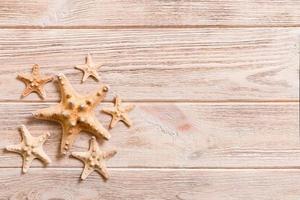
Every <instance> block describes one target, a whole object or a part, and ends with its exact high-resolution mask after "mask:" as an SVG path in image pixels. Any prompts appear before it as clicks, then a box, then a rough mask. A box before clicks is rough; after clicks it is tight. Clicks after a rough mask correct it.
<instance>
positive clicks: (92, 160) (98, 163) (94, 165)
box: [72, 137, 117, 180]
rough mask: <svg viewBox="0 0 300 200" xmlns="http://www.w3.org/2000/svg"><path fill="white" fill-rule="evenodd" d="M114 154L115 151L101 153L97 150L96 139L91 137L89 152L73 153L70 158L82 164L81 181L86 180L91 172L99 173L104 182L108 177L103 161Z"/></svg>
mask: <svg viewBox="0 0 300 200" xmlns="http://www.w3.org/2000/svg"><path fill="white" fill-rule="evenodd" d="M116 153H117V152H116V151H109V152H102V151H101V150H100V149H99V146H98V143H97V141H96V138H95V137H92V138H91V139H90V148H89V151H87V152H73V153H72V156H73V157H75V158H77V159H79V160H81V161H82V162H83V163H84V169H83V171H82V174H81V179H82V180H84V179H86V178H87V177H88V176H89V175H90V174H91V173H92V172H93V171H97V172H98V173H100V174H101V175H102V176H103V177H104V179H105V180H106V179H108V178H109V175H108V172H107V168H106V165H105V163H104V160H106V159H109V158H111V157H113V156H114V155H115V154H116Z"/></svg>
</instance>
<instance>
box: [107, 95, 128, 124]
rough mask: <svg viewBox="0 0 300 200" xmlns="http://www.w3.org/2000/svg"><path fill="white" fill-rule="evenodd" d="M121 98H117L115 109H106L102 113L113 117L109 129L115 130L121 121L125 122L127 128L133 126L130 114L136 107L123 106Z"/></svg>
mask: <svg viewBox="0 0 300 200" xmlns="http://www.w3.org/2000/svg"><path fill="white" fill-rule="evenodd" d="M121 104H122V100H121V98H120V97H118V96H117V97H116V98H115V106H114V107H113V108H104V109H102V112H104V113H106V114H109V115H111V116H112V119H111V122H110V125H109V128H113V127H114V126H115V125H116V124H117V123H118V122H119V121H123V122H124V123H125V124H126V125H127V126H129V127H130V126H132V121H131V120H130V119H129V116H128V114H127V113H128V112H130V111H132V110H133V108H134V105H131V104H130V105H126V106H124V107H123V106H122V105H121Z"/></svg>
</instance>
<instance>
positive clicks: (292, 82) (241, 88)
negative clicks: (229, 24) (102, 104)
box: [0, 28, 300, 101]
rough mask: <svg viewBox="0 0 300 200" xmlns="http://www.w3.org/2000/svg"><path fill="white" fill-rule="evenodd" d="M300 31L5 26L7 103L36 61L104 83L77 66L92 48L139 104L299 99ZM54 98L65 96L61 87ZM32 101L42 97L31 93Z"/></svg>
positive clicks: (112, 79) (2, 84)
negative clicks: (59, 92)
mask: <svg viewBox="0 0 300 200" xmlns="http://www.w3.org/2000/svg"><path fill="white" fill-rule="evenodd" d="M299 35H300V29H256V28H250V29H185V30H182V29H155V30H153V29H147V30H135V29H132V30H113V29H112V30H34V29H33V30H10V29H9V30H8V29H2V30H0V63H1V66H2V67H1V69H0V80H1V81H0V90H1V97H0V100H1V101H17V100H19V98H20V94H21V93H22V90H23V89H24V86H23V83H22V82H20V81H18V80H16V78H15V77H16V76H17V74H18V73H20V72H28V73H29V72H30V70H31V67H32V65H33V64H34V63H38V64H40V65H41V67H42V72H44V73H46V74H57V73H59V72H63V73H65V74H66V75H67V76H68V77H69V78H70V79H71V82H72V83H73V84H74V87H75V88H76V89H77V90H78V91H80V92H82V91H85V92H86V91H91V90H93V89H96V88H97V87H98V84H97V83H96V82H95V81H94V80H92V79H89V80H88V81H87V82H86V83H85V84H80V80H81V77H82V73H81V72H80V71H78V70H75V69H74V66H75V65H78V64H82V63H84V59H85V56H86V54H87V53H88V52H91V53H93V57H94V61H95V62H99V63H103V67H102V68H100V70H99V71H100V72H101V74H102V75H101V76H102V77H103V82H104V83H107V84H108V85H110V86H111V92H110V93H109V97H108V98H107V99H112V97H113V96H114V95H116V94H119V95H121V97H123V98H125V99H126V100H133V101H145V100H146V101H223V100H225V101H228V100H229V101H231V100H234V101H240V100H242V101H244V100H245V101H248V100H250V101H269V100H274V101H286V100H294V101H295V100H298V98H299ZM46 90H47V93H48V98H47V100H51V101H57V100H58V93H57V90H56V87H55V86H54V84H48V85H47V88H46ZM25 100H39V98H38V97H37V96H36V95H30V96H29V97H27V98H25Z"/></svg>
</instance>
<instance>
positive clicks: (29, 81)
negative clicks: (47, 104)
mask: <svg viewBox="0 0 300 200" xmlns="http://www.w3.org/2000/svg"><path fill="white" fill-rule="evenodd" d="M17 78H18V79H19V80H21V81H23V82H24V83H25V84H26V88H25V90H24V91H23V93H22V96H21V97H22V98H23V97H26V96H27V95H29V94H30V93H32V92H36V93H37V94H38V95H39V96H40V97H41V98H42V99H45V97H46V92H45V89H44V85H45V84H46V83H48V82H50V81H52V80H53V78H52V77H50V76H45V77H42V76H41V74H40V66H39V65H37V64H35V65H33V67H32V73H31V75H25V74H20V75H18V77H17Z"/></svg>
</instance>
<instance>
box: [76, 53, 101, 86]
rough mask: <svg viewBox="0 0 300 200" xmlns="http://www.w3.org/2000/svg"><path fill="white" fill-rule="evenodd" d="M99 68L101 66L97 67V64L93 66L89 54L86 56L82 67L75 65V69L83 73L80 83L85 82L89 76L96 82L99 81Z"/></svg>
mask: <svg viewBox="0 0 300 200" xmlns="http://www.w3.org/2000/svg"><path fill="white" fill-rule="evenodd" d="M100 66H101V65H99V64H97V65H96V64H94V62H93V60H92V56H91V54H88V55H87V57H86V63H85V64H84V65H77V66H76V67H75V69H79V70H81V71H82V72H83V77H82V80H81V83H83V82H84V81H86V79H87V78H88V77H90V76H92V77H94V78H95V79H96V80H97V81H99V80H100V76H99V74H98V72H97V69H98V68H99V67H100Z"/></svg>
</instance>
